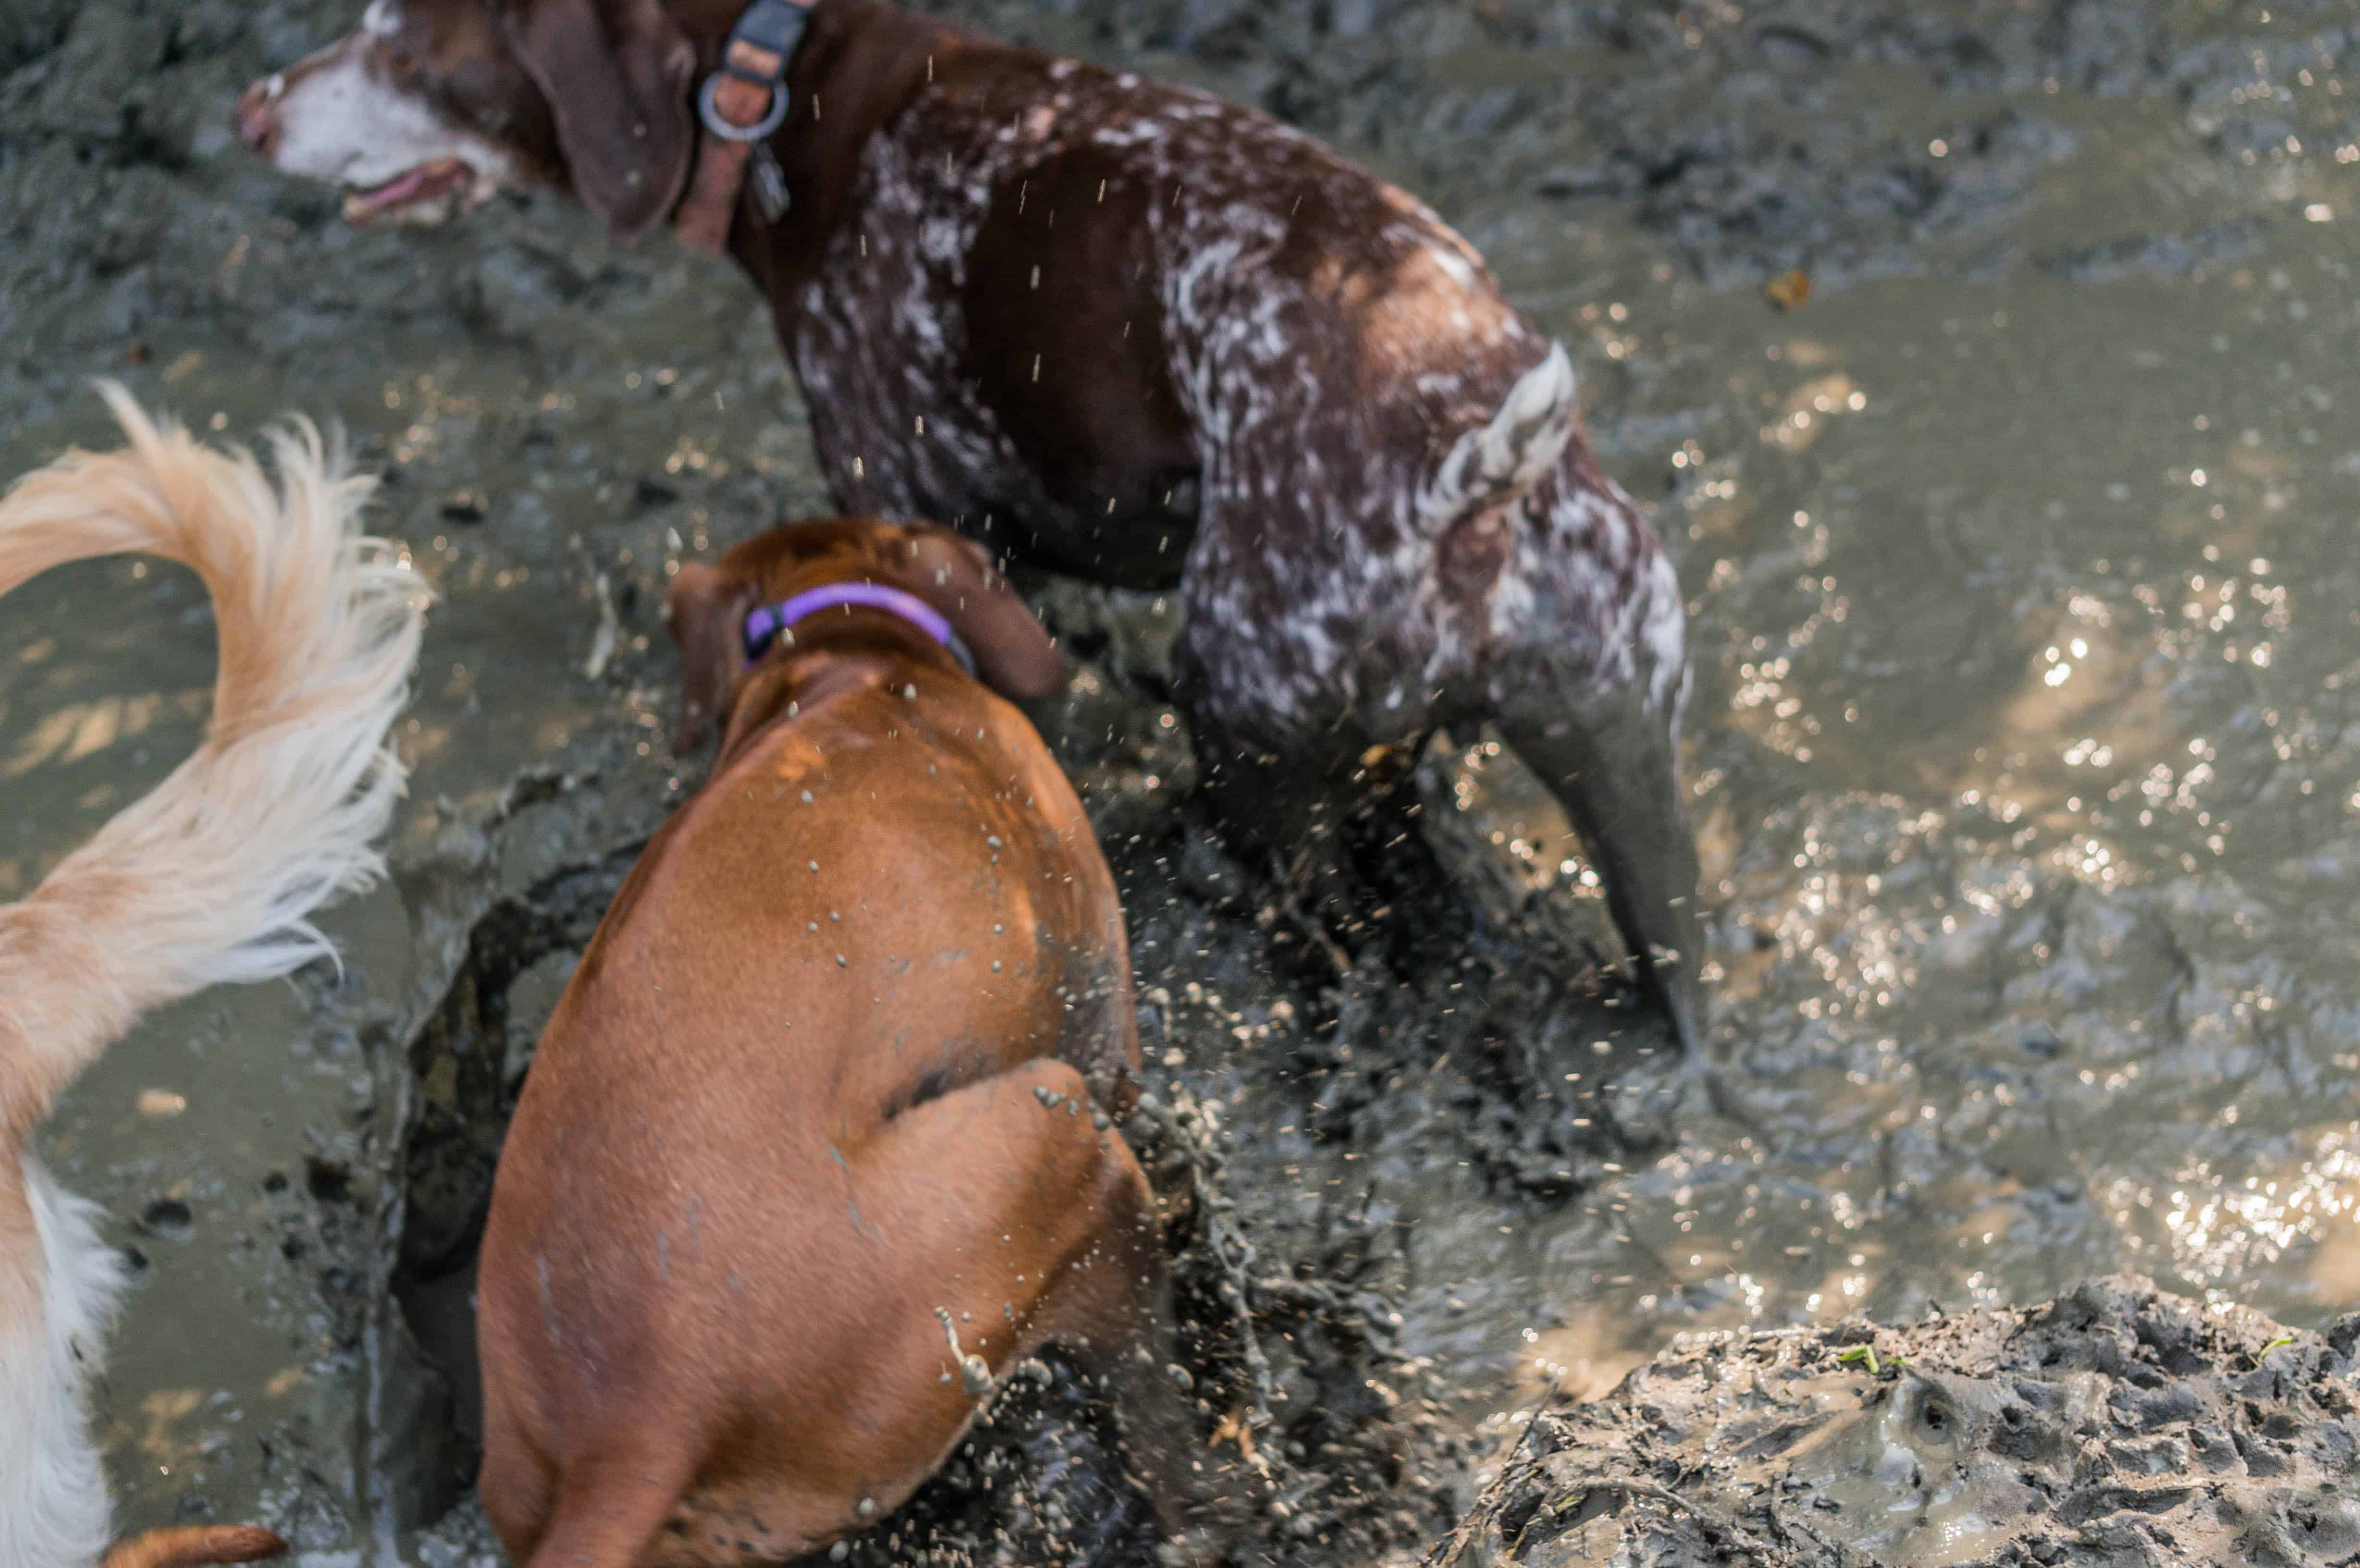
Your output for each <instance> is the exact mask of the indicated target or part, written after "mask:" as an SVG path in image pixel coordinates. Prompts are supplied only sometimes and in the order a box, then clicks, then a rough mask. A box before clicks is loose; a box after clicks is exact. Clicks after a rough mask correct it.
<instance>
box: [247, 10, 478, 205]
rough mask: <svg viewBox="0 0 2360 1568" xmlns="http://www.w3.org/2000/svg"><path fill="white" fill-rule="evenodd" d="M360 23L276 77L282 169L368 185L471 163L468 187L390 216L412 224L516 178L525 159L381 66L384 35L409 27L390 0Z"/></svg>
mask: <svg viewBox="0 0 2360 1568" xmlns="http://www.w3.org/2000/svg"><path fill="white" fill-rule="evenodd" d="M361 25H362V31H361V32H359V33H356V34H355V35H354V36H352V37H351V38H345V39H344V40H343V41H341V42H339V43H336V44H333V45H331V46H330V47H329V48H327V49H322V50H321V51H320V52H319V53H318V54H315V55H313V56H311V58H310V59H309V60H304V61H303V62H302V63H300V64H299V65H297V66H295V67H293V68H292V69H290V71H287V72H286V73H285V74H283V75H281V76H277V77H273V78H272V79H271V82H270V89H269V92H270V98H271V102H272V104H273V106H274V107H275V109H276V111H277V114H278V120H279V137H278V142H277V145H276V146H275V147H273V148H272V150H271V155H270V161H271V163H272V165H273V166H274V167H275V168H277V169H279V172H281V173H282V174H293V175H300V176H302V177H304V178H307V179H311V180H322V181H324V182H326V183H328V184H331V185H341V186H344V187H346V188H348V189H351V190H356V191H368V190H373V189H375V188H377V187H379V186H383V185H386V184H388V183H389V182H391V181H393V180H399V179H400V178H401V177H402V176H403V175H405V174H408V173H410V171H411V170H413V169H421V168H424V167H427V166H429V165H432V164H437V163H443V162H445V161H447V160H452V159H456V160H457V161H459V162H461V163H464V165H465V166H466V168H467V170H468V172H469V174H470V176H471V177H472V178H471V179H470V180H468V181H467V183H466V184H465V186H464V188H463V189H461V190H458V191H453V192H451V193H450V195H449V196H448V197H447V198H445V199H443V200H441V201H429V202H421V203H419V204H418V206H417V207H416V208H415V209H410V208H395V209H391V210H389V211H388V213H387V216H388V217H389V218H407V219H410V221H420V220H426V221H433V220H438V219H441V218H447V217H449V216H451V215H453V212H457V211H462V210H464V209H466V208H471V207H474V206H475V205H477V204H478V203H480V202H481V201H484V200H485V199H486V197H488V196H490V195H491V194H492V193H493V192H494V191H497V190H498V189H499V188H500V187H501V186H503V185H506V184H508V183H510V182H511V181H512V180H514V179H515V177H516V173H517V170H516V163H515V159H513V158H510V157H509V156H508V153H507V152H506V151H504V150H502V149H501V148H499V147H495V146H494V145H493V144H491V143H490V142H487V141H486V140H485V139H484V138H482V137H481V136H476V135H475V134H474V133H472V132H470V131H467V130H465V129H464V128H462V127H460V126H458V125H453V124H451V123H450V121H448V120H447V119H445V118H444V117H443V114H441V113H440V112H439V111H437V110H436V109H435V108H434V107H433V105H432V104H430V103H427V102H426V101H425V100H423V99H421V98H419V97H416V96H414V95H412V94H410V93H405V92H402V91H401V90H399V88H397V87H395V86H394V85H393V84H392V83H391V82H388V81H387V80H386V79H385V78H384V76H383V75H382V74H381V73H380V72H379V71H377V69H376V68H375V67H374V66H373V65H372V63H371V61H370V58H369V57H370V52H371V49H372V48H373V47H374V45H375V41H376V38H377V37H380V36H382V35H384V34H385V33H387V32H388V31H391V30H394V29H397V28H399V26H400V17H399V13H398V12H397V11H396V10H395V9H394V8H393V7H392V5H389V4H388V0H377V4H375V5H371V6H370V7H369V10H368V14H367V15H366V16H365V17H363V18H362V24H361Z"/></svg>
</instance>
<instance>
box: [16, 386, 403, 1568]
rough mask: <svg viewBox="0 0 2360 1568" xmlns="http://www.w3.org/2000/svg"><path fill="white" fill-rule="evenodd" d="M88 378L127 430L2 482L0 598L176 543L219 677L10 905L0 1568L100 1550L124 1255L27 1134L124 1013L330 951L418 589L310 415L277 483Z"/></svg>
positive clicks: (72, 1567)
mask: <svg viewBox="0 0 2360 1568" xmlns="http://www.w3.org/2000/svg"><path fill="white" fill-rule="evenodd" d="M102 390H103V391H104V395H105V397H106V399H107V401H108V403H109V404H110V406H112V408H114V410H115V418H116V419H117V420H119V421H120V422H121V424H122V426H123V430H124V433H125V435H126V438H127V439H128V444H127V445H126V447H125V448H124V449H123V450H121V451H119V452H110V453H105V454H103V455H96V454H92V453H88V452H71V453H69V454H67V455H66V456H65V457H62V458H60V459H59V460H58V461H57V462H56V463H51V464H50V465H49V467H47V468H44V469H42V470H40V471H38V473H35V474H31V475H29V476H28V477H27V478H26V479H24V480H23V481H22V482H20V483H19V484H18V485H16V487H15V488H14V489H12V490H10V491H9V492H8V493H7V494H6V495H5V497H0V593H6V592H8V591H9V590H11V589H13V588H16V586H18V585H19V584H21V583H24V582H25V581H26V580H27V579H28V578H31V577H33V576H35V575H36V574H38V573H39V572H45V571H47V570H48V569H49V568H50V567H52V566H58V565H61V564H63V563H65V562H67V561H81V560H86V559H89V558H92V557H96V556H105V555H115V554H121V553H124V552H126V551H135V550H137V551H146V552H148V553H151V554H156V555H160V556H164V557H166V558H168V559H169V560H173V561H181V562H184V563H186V564H187V565H188V566H190V567H191V568H192V569H193V570H194V571H195V572H196V573H197V575H198V576H199V577H200V578H202V580H203V582H204V584H205V587H206V590H207V591H208V593H210V594H211V595H212V598H213V617H214V623H215V626H216V628H217V635H218V637H219V641H220V671H219V677H218V680H217V681H216V683H215V686H214V691H213V722H212V724H211V726H210V728H209V730H208V732H207V734H206V736H205V738H204V741H203V743H202V745H200V746H198V748H197V750H196V753H195V754H194V755H193V756H191V757H190V758H189V759H188V760H187V761H185V762H183V763H182V764H181V765H180V768H177V769H176V770H174V772H173V773H172V774H171V776H170V777H169V778H168V779H165V780H164V781H163V782H162V783H161V784H159V785H158V786H157V787H156V789H154V790H153V791H151V792H150V793H149V794H147V796H146V797H145V798H143V799H141V800H137V801H136V802H134V803H133V804H131V805H130V806H127V807H126V808H125V809H124V810H122V811H118V812H116V813H115V816H114V817H113V818H112V819H110V820H109V821H108V822H107V823H106V824H105V825H104V827H102V828H100V829H99V830H98V832H97V833H95V834H93V836H92V837H91V839H90V840H89V842H88V843H86V844H83V845H82V847H81V848H79V849H77V850H75V851H74V852H73V853H72V854H71V855H67V856H66V857H65V858H64V859H63V860H61V861H60V862H59V863H58V865H57V866H56V867H55V868H54V869H53V870H51V871H50V873H49V876H48V877H45V878H43V880H42V881H41V883H40V885H39V886H38V887H36V888H34V890H33V891H32V893H31V894H30V895H29V896H27V898H23V899H21V900H19V901H17V902H16V903H13V904H7V905H5V906H0V1568H90V1565H91V1564H93V1563H96V1562H98V1561H99V1557H100V1553H101V1552H103V1551H104V1548H105V1546H106V1543H107V1537H108V1534H109V1533H110V1532H109V1530H108V1523H107V1514H108V1509H107V1499H106V1492H105V1483H104V1475H103V1474H102V1473H101V1471H100V1468H99V1464H98V1455H97V1453H96V1450H95V1449H94V1447H93V1445H92V1443H91V1442H90V1440H89V1436H88V1433H87V1431H86V1426H87V1421H86V1417H85V1415H84V1412H83V1408H82V1390H83V1388H84V1386H85V1383H86V1381H87V1379H88V1378H89V1377H91V1376H92V1375H93V1373H94V1371H95V1369H96V1367H97V1365H98V1363H99V1361H100V1359H101V1353H102V1351H103V1348H104V1347H103V1339H104V1329H105V1325H106V1322H107V1319H108V1318H109V1317H110V1316H111V1315H112V1312H113V1307H114V1301H115V1291H116V1290H117V1289H118V1288H119V1285H120V1283H121V1269H120V1265H119V1264H118V1263H117V1261H116V1260H115V1255H114V1254H113V1253H112V1252H111V1251H110V1250H108V1249H107V1248H105V1247H103V1246H102V1245H101V1244H100V1242H99V1238H98V1236H97V1233H96V1230H95V1227H94V1225H93V1221H94V1218H95V1213H94V1211H93V1207H92V1205H90V1204H89V1203H83V1202H82V1201H81V1200H79V1199H76V1198H73V1197H71V1196H70V1195H69V1194H67V1193H65V1192H62V1191H60V1189H59V1188H58V1187H57V1185H56V1184H55V1182H54V1181H51V1180H50V1178H49V1174H48V1172H47V1171H44V1170H43V1169H42V1168H41V1165H40V1163H39V1162H38V1160H34V1159H33V1158H32V1152H31V1139H32V1134H33V1130H34V1128H35V1127H37V1126H38V1123H39V1122H40V1120H41V1118H42V1117H43V1116H45V1115H46V1114H47V1113H48V1111H49V1106H50V1105H51V1103H52V1102H53V1101H54V1100H55V1099H56V1098H57V1096H58V1094H60V1092H61V1091H62V1090H63V1089H64V1088H65V1087H66V1085H67V1084H69V1083H71V1082H72V1081H73V1079H74V1077H75V1076H76V1075H77V1074H78V1073H81V1072H82V1069H84V1068H85V1067H87V1066H88V1065H89V1064H90V1063H91V1062H93V1060H95V1059H96V1058H97V1056H98V1055H99V1053H100V1052H101V1051H104V1050H105V1049H106V1047H107V1046H108V1045H110V1044H111V1043H113V1042H114V1040H115V1039H116V1038H117V1037H118V1036H120V1035H121V1034H123V1033H124V1031H125V1030H126V1029H129V1028H130V1027H131V1024H132V1023H133V1021H134V1020H135V1019H137V1018H138V1017H139V1015H140V1014H142V1013H144V1012H146V1011H147V1010H149V1009H150V1008H153V1007H160V1006H162V1005H163V1004H164V1003H167V1002H170V1001H173V1000H176V999H177V998H179V997H182V996H188V995H190V994H191V993H193V992H195V991H198V990H201V989H202V988H204V987H205V986H207V985H214V984H216V983H218V982H222V981H233V980H235V981H253V980H263V979H268V978H270V977H271V976H274V975H284V974H286V973H288V972H289V971H290V970H292V969H294V968H296V967H297V966H298V965H300V964H303V963H304V962H306V961H307V960H309V959H311V958H313V957H316V956H319V955H322V954H324V953H329V952H330V951H331V949H330V947H329V944H328V942H327V939H326V938H325V937H323V936H322V935H321V934H320V932H319V931H317V930H316V929H314V928H313V927H312V926H311V923H310V921H309V920H308V918H307V917H308V916H309V915H310V914H311V911H312V909H315V908H316V907H317V906H318V905H319V904H320V903H321V902H322V900H323V899H325V898H328V897H330V896H331V895H332V894H334V893H336V892H339V891H341V890H344V889H349V888H355V887H361V886H364V885H365V884H366V883H367V882H369V881H370V880H371V879H372V878H374V877H376V876H377V874H378V872H379V871H380V870H381V869H382V866H381V862H380V860H379V858H378V855H377V851H376V850H375V848H374V847H373V845H372V841H374V840H375V839H376V838H377V835H378V833H381V832H382V831H383V830H384V828H385V825H386V822H387V821H388V818H389V816H390V815H391V812H392V810H393V804H394V801H395V800H396V799H397V798H398V797H399V794H400V792H401V785H402V768H401V766H400V764H399V761H397V760H396V758H395V757H394V756H393V754H392V752H391V751H390V750H388V748H387V746H386V744H385V737H386V732H387V730H388V728H389V727H390V726H391V725H392V723H393V720H394V716H395V714H396V713H399V710H400V707H401V704H402V701H403V699H404V697H405V695H406V689H407V686H408V681H409V677H410V667H411V666H412V665H413V664H414V663H415V662H416V659H417V655H418V644H419V637H420V632H421V622H422V620H423V616H424V609H425V599H426V594H425V593H424V592H423V591H422V589H421V584H420V583H419V582H418V580H417V579H416V578H415V577H414V576H413V575H412V574H411V573H410V572H409V571H408V570H407V569H406V568H404V567H402V566H400V565H399V564H398V563H396V562H395V561H393V560H391V559H390V558H389V556H388V552H387V550H386V549H385V547H384V546H383V545H382V544H381V543H380V542H379V541H377V540H374V539H366V538H364V537H363V536H362V535H361V534H360V532H359V530H358V517H359V512H360V508H361V506H362V503H363V502H364V501H365V500H366V497H367V495H368V493H369V489H370V484H369V482H368V481H366V480H364V479H357V478H354V477H352V476H350V475H349V474H347V473H346V472H345V469H344V462H343V458H342V455H341V453H340V452H333V451H331V450H329V449H327V448H325V447H324V446H323V444H322V441H321V440H320V437H319V434H318V432H317V431H316V430H313V429H312V428H311V426H309V425H307V424H298V425H297V426H296V427H295V429H294V430H291V431H290V432H289V433H286V434H283V435H281V436H279V438H278V439H277V440H276V441H275V442H274V445H273V452H274V456H275V458H276V460H277V466H278V469H279V480H278V484H277V485H276V486H274V485H272V484H271V482H270V481H269V480H268V478H266V477H265V476H264V474H263V471H262V468H261V466H260V465H259V464H258V463H256V461H255V460H254V459H253V457H252V456H251V455H249V454H246V453H245V452H235V453H224V452H215V451H212V450H209V449H207V448H205V447H202V446H201V445H199V444H198V443H197V442H196V441H192V440H191V438H190V437H189V436H188V435H187V434H186V433H185V432H184V431H182V430H178V429H177V428H171V427H166V428H162V429H159V428H158V426H157V425H155V424H154V423H152V422H150V421H149V419H147V416H146V415H144V414H143V413H141V412H140V410H139V408H138V407H137V405H136V404H134V403H133V402H132V401H131V399H130V397H129V396H128V395H127V394H126V393H125V392H124V391H123V390H122V389H121V388H120V387H112V386H109V387H104V388H102ZM277 1539H278V1538H277V1537H275V1536H271V1535H269V1532H268V1531H265V1530H255V1531H246V1532H239V1531H221V1530H204V1531H197V1532H169V1531H168V1532H164V1533H163V1534H161V1535H158V1536H152V1537H141V1538H139V1539H138V1540H137V1541H131V1542H127V1543H126V1545H125V1547H124V1548H122V1549H121V1550H122V1551H123V1552H125V1553H126V1554H127V1555H125V1556H124V1557H123V1558H122V1559H121V1562H120V1563H119V1564H118V1568H169V1565H170V1564H178V1563H196V1562H214V1561H230V1560H232V1559H233V1557H235V1558H238V1559H250V1558H252V1557H255V1556H258V1555H263V1554H265V1552H266V1550H268V1549H270V1548H271V1547H272V1546H273V1544H274V1543H276V1542H277ZM110 1561H113V1560H110Z"/></svg>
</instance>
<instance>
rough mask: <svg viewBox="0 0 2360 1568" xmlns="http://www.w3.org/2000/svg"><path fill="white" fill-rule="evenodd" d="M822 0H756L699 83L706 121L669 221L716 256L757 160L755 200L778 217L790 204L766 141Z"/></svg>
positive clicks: (699, 109)
mask: <svg viewBox="0 0 2360 1568" xmlns="http://www.w3.org/2000/svg"><path fill="white" fill-rule="evenodd" d="M818 3H819V0H753V3H752V4H751V5H748V6H747V7H746V9H745V11H744V12H743V13H742V14H741V15H740V16H738V18H737V26H736V27H732V28H730V29H729V40H728V42H727V43H726V44H724V45H723V46H722V49H721V69H719V70H718V71H715V72H714V73H713V74H712V75H710V76H708V77H706V78H705V82H704V85H703V86H702V87H700V88H699V89H698V91H697V96H696V113H697V118H698V120H699V121H700V122H701V123H702V124H703V125H704V126H705V134H704V136H703V137H702V138H701V139H700V141H699V143H698V146H697V152H696V176H695V179H694V181H692V183H691V184H690V186H689V188H688V194H687V195H686V196H685V197H683V198H682V200H681V203H680V207H679V209H678V211H677V212H675V213H674V214H673V217H672V222H673V223H674V224H675V225H676V226H677V228H678V229H679V232H680V237H681V238H682V239H683V240H684V241H686V242H687V243H688V244H690V245H694V246H696V247H697V248H698V249H699V250H707V251H711V252H713V253H714V254H715V255H716V256H719V255H722V254H724V253H726V252H727V250H728V248H729V225H730V223H732V222H733V221H734V220H735V219H736V217H737V209H738V207H739V205H740V204H741V199H742V198H743V196H744V195H745V192H746V175H747V168H748V164H749V163H751V164H754V165H755V191H754V195H755V200H756V202H757V204H758V205H759V207H760V208H761V209H762V216H763V217H764V218H765V219H766V220H768V221H770V222H776V221H777V220H778V218H779V217H780V216H781V215H782V214H783V213H784V212H786V210H787V188H786V182H785V180H783V179H782V178H781V175H780V173H779V166H778V164H777V162H776V161H775V160H774V159H772V158H771V156H770V148H769V147H767V146H766V145H765V144H766V143H767V142H768V141H769V140H770V136H772V135H773V134H774V133H775V132H776V131H777V130H778V128H779V127H780V126H781V125H783V124H785V122H786V118H787V65H788V63H789V62H790V61H791V60H793V59H794V54H795V45H796V44H797V43H798V42H799V41H800V40H801V39H802V38H803V28H804V27H805V26H807V25H808V22H809V19H810V15H811V11H812V8H813V7H814V5H817V4H818Z"/></svg>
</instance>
